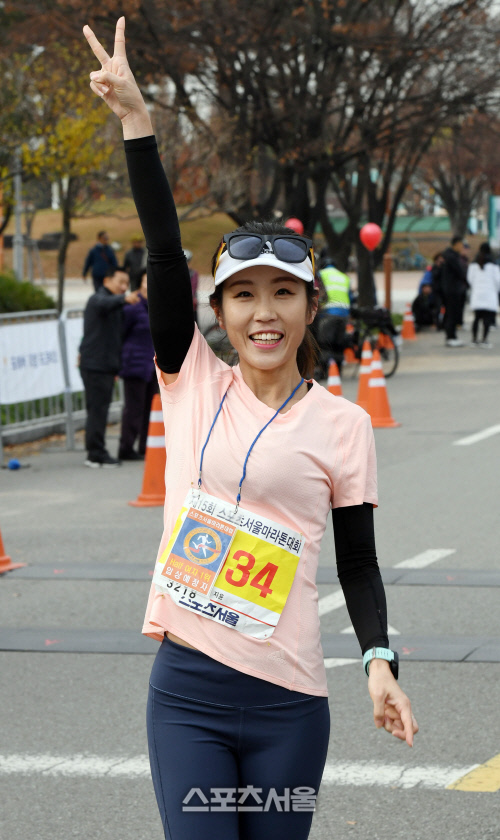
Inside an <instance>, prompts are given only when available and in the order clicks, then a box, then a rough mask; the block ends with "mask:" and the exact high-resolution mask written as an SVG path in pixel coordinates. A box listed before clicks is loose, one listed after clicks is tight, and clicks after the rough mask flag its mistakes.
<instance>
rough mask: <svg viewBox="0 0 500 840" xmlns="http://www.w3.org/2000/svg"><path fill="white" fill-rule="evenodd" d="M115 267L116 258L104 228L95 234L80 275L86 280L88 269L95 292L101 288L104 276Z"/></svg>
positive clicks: (116, 263)
mask: <svg viewBox="0 0 500 840" xmlns="http://www.w3.org/2000/svg"><path fill="white" fill-rule="evenodd" d="M117 267H118V260H117V259H116V254H115V252H114V251H113V249H112V247H111V245H110V244H109V236H108V234H107V233H106V231H105V230H101V231H99V233H98V234H97V244H96V245H94V247H93V248H91V249H90V251H89V252H88V254H87V258H86V260H85V265H84V266H83V272H82V277H83V279H84V280H85V281H86V280H87V273H88V271H89V269H90V270H91V272H92V281H93V283H94V289H95V291H96V292H97V291H98V290H99V289H100V288H101V286H102V284H103V281H104V278H105V277H106V276H108V275H109V272H110V271H115V269H116V268H117Z"/></svg>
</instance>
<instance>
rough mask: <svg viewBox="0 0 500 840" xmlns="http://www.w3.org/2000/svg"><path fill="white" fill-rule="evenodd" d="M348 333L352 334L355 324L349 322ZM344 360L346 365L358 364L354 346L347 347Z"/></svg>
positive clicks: (346, 329)
mask: <svg viewBox="0 0 500 840" xmlns="http://www.w3.org/2000/svg"><path fill="white" fill-rule="evenodd" d="M345 331H346V335H352V333H353V332H354V325H353V324H347V326H346V328H345ZM344 362H345V363H346V365H355V364H356V353H355V352H354V350H353V348H352V347H346V348H345V350H344Z"/></svg>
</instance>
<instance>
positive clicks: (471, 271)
mask: <svg viewBox="0 0 500 840" xmlns="http://www.w3.org/2000/svg"><path fill="white" fill-rule="evenodd" d="M467 282H468V283H469V285H470V288H471V293H470V308H471V309H472V311H473V312H474V321H473V323H472V346H473V347H484V348H485V349H487V350H491V348H492V347H493V345H492V344H490V343H489V342H488V340H487V339H488V333H489V331H490V327H491V326H492V324H493V323H494V322H495V314H496V311H497V309H498V293H499V292H500V268H498V266H497V265H495V264H494V262H493V255H492V253H491V248H490V244H489V242H483V243H482V245H480V247H479V252H478V254H477V256H476V259H475V260H474V262H473V263H471V265H470V266H469V268H468V270H467ZM481 322H482V324H483V340H482V342H481V343H480V342H479V341H478V340H477V334H478V331H479V324H480V323H481Z"/></svg>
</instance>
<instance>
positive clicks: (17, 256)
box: [12, 148, 24, 281]
mask: <svg viewBox="0 0 500 840" xmlns="http://www.w3.org/2000/svg"><path fill="white" fill-rule="evenodd" d="M21 166H22V157H21V149H20V148H17V149H16V153H15V158H14V167H15V171H14V218H15V223H16V227H15V233H14V239H13V243H12V244H13V257H12V262H13V268H14V274H15V275H16V277H17V279H18V280H20V281H21V280H24V249H23V244H24V243H23V232H22V227H21V223H22V212H23V208H22V191H23V181H22V174H21Z"/></svg>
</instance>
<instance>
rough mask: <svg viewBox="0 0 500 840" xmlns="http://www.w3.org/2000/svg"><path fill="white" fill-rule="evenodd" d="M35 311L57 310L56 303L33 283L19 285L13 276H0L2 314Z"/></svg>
mask: <svg viewBox="0 0 500 840" xmlns="http://www.w3.org/2000/svg"><path fill="white" fill-rule="evenodd" d="M35 309H55V303H54V301H53V300H52V298H51V297H49V295H48V294H46V293H45V292H44V291H43V289H39V288H37V287H36V286H34V285H33V284H32V283H27V282H24V283H19V282H18V281H17V280H16V278H15V277H14V275H13V274H0V312H27V311H28V310H29V311H33V310H35Z"/></svg>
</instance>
